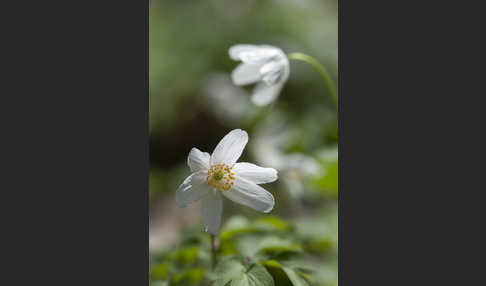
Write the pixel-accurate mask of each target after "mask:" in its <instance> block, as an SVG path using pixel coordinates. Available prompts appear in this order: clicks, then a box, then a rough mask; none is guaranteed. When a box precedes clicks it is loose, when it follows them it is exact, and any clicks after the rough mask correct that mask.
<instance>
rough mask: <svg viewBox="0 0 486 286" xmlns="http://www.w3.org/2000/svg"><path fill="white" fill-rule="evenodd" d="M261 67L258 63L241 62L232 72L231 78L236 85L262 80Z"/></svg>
mask: <svg viewBox="0 0 486 286" xmlns="http://www.w3.org/2000/svg"><path fill="white" fill-rule="evenodd" d="M260 68H261V65H258V64H240V65H238V66H237V67H236V68H235V69H234V70H233V72H232V73H231V79H232V80H233V83H234V84H236V85H247V84H251V83H255V82H257V81H259V80H260V78H261V77H260Z"/></svg>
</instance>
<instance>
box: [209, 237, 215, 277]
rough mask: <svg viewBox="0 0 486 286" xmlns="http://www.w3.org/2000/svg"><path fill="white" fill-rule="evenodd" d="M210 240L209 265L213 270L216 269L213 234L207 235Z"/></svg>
mask: <svg viewBox="0 0 486 286" xmlns="http://www.w3.org/2000/svg"><path fill="white" fill-rule="evenodd" d="M209 237H210V238H211V265H212V268H213V270H214V269H215V268H216V239H215V235H214V234H209Z"/></svg>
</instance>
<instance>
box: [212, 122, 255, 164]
mask: <svg viewBox="0 0 486 286" xmlns="http://www.w3.org/2000/svg"><path fill="white" fill-rule="evenodd" d="M246 143H248V134H247V133H246V131H244V130H241V129H235V130H232V131H231V132H230V133H228V134H226V136H224V137H223V139H221V141H220V142H219V143H218V145H217V146H216V148H215V149H214V151H213V154H212V155H211V165H215V164H226V165H233V164H234V163H236V161H237V160H238V158H240V156H241V153H243V149H245V146H246Z"/></svg>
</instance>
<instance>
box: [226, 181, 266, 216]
mask: <svg viewBox="0 0 486 286" xmlns="http://www.w3.org/2000/svg"><path fill="white" fill-rule="evenodd" d="M222 193H223V195H224V196H225V197H227V198H228V199H230V200H232V201H234V202H236V203H239V204H242V205H244V206H247V207H250V208H252V209H254V210H257V211H260V212H264V213H268V212H270V211H271V210H272V209H273V206H274V205H275V199H274V198H273V196H272V194H270V193H269V192H267V191H266V190H265V189H264V188H262V187H260V186H259V185H257V184H254V183H252V182H250V181H248V180H245V179H243V178H240V177H235V184H234V185H233V187H232V188H231V189H230V190H228V191H223V192H222Z"/></svg>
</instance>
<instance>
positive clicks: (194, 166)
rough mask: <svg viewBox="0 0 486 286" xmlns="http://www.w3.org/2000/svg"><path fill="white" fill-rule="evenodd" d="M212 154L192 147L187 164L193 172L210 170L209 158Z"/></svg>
mask: <svg viewBox="0 0 486 286" xmlns="http://www.w3.org/2000/svg"><path fill="white" fill-rule="evenodd" d="M210 158H211V156H210V155H209V153H206V152H201V151H200V150H199V149H197V148H192V149H191V152H189V156H187V165H189V168H190V169H191V172H193V173H194V172H199V171H204V170H209V159H210Z"/></svg>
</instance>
